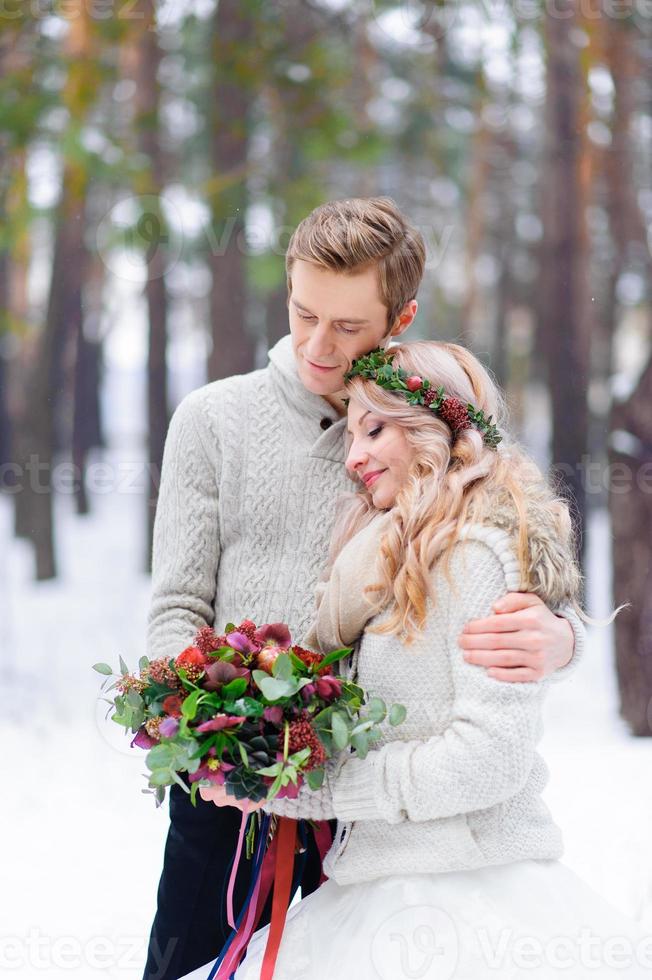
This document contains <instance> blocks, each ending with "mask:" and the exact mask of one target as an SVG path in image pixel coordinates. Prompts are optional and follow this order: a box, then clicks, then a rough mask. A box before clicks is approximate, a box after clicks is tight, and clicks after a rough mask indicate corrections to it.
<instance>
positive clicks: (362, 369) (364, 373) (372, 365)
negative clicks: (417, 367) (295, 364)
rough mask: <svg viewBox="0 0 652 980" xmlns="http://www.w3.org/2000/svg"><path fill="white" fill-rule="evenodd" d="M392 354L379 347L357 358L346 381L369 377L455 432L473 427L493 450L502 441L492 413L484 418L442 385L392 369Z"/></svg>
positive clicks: (401, 370) (480, 411)
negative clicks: (427, 411) (431, 414)
mask: <svg viewBox="0 0 652 980" xmlns="http://www.w3.org/2000/svg"><path fill="white" fill-rule="evenodd" d="M393 357H394V352H393V351H391V350H383V349H382V348H381V347H378V348H377V349H376V350H373V351H371V353H370V354H365V356H364V357H358V358H357V359H356V360H355V361H354V362H353V364H352V365H351V367H350V369H349V370H348V371H347V373H346V374H345V375H344V380H345V381H350V380H351V378H355V377H360V378H368V379H369V380H370V381H375V382H376V384H377V385H379V386H380V387H381V388H385V390H386V391H397V392H400V394H401V395H403V396H404V397H405V399H406V401H408V402H409V404H410V405H423V406H424V407H425V408H429V409H430V411H431V412H434V413H435V415H438V416H439V418H440V419H442V420H443V421H444V422H446V423H447V425H449V426H450V428H451V429H452V430H453V435H457V434H458V433H459V432H462V431H463V430H464V429H470V428H471V427H474V428H476V429H477V430H478V432H480V433H481V434H482V438H483V440H484V443H485V445H486V446H489V447H490V448H491V449H495V448H496V447H497V445H498V443H499V442H501V441H502V436H501V435H500V433H499V432H498V428H497V426H496V424H495V422H492V416H491V415H489V416H488V418H485V415H484V412H483V411H482V410H478V409H476V408H475V407H474V406H473V405H471V403H470V402H469V403H467V404H466V405H465V404H464V403H463V402H461V401H460V400H459V398H453V397H448V396H447V395H446V393H445V392H444V389H443V388H442V387H441V386H440V387H439V388H435V387H434V385H432V384H431V382H430V381H428V379H427V378H422V377H421V376H420V375H418V374H412V375H408V373H407V371H404V370H403V368H401V367H399V368H393V367H392V358H393Z"/></svg>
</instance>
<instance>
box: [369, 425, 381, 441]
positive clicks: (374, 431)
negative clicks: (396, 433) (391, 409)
mask: <svg viewBox="0 0 652 980" xmlns="http://www.w3.org/2000/svg"><path fill="white" fill-rule="evenodd" d="M382 431H383V426H382V425H377V426H376V427H375V428H374V429H371V431H370V432H368V433H367V435H368V436H369V438H370V439H377V438H378V436H379V435H380V433H381V432H382Z"/></svg>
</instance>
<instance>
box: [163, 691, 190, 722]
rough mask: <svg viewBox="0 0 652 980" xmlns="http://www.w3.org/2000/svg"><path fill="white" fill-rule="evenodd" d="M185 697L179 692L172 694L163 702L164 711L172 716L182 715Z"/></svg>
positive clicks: (178, 716)
mask: <svg viewBox="0 0 652 980" xmlns="http://www.w3.org/2000/svg"><path fill="white" fill-rule="evenodd" d="M184 700H185V698H181V697H179V695H178V694H170V695H168V697H167V698H166V699H165V701H164V702H163V711H164V712H165V713H166V715H169V716H170V717H171V718H180V717H181V705H182V704H183V702H184Z"/></svg>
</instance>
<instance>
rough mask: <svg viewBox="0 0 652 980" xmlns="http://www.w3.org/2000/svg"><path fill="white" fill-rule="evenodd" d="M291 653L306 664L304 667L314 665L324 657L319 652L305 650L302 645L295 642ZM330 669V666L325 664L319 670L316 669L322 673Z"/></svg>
mask: <svg viewBox="0 0 652 980" xmlns="http://www.w3.org/2000/svg"><path fill="white" fill-rule="evenodd" d="M292 653H293V654H294V655H295V657H298V658H299V660H301V661H302V662H303V663H304V664H305V665H306V667H314V666H315V665H316V664H320V663H321V662H322V660H323V659H324V658H323V657H322V656H321V655H320V654H318V653H314V652H313V651H312V650H305V649H304V648H303V647H299V646H296V644H295V646H293V647H292ZM330 669H331V668H330V667H329V666H328V665H327V666H326V667H322V668H321V670H318V671H317V673H318V674H322V675H323V674H327V673H328V671H329V670H330Z"/></svg>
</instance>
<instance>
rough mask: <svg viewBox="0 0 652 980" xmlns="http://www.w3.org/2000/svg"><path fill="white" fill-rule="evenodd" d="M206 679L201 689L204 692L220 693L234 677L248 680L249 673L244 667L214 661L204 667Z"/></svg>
mask: <svg viewBox="0 0 652 980" xmlns="http://www.w3.org/2000/svg"><path fill="white" fill-rule="evenodd" d="M205 673H206V678H205V680H204V684H203V687H204V689H205V690H206V691H220V690H221V689H222V687H223V686H224V685H225V684H229V683H230V682H231V681H232V680H235V678H236V677H246V678H247V679H249V677H250V675H251V672H250V671H249V670H247V668H246V667H235V666H234V665H233V664H232V663H229V662H228V661H226V660H216V661H215V662H214V663H212V664H209V665H208V667H206V671H205Z"/></svg>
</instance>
